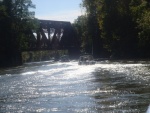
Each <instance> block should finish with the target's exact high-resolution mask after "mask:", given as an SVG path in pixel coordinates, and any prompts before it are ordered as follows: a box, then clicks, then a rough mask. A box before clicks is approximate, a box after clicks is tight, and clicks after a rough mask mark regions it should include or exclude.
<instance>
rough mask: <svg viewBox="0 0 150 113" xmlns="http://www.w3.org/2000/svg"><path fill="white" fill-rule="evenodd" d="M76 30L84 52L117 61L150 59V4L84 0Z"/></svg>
mask: <svg viewBox="0 0 150 113" xmlns="http://www.w3.org/2000/svg"><path fill="white" fill-rule="evenodd" d="M81 8H82V9H83V11H84V10H85V14H84V15H82V16H79V17H78V18H77V19H76V20H75V22H74V24H73V26H74V28H75V30H76V31H77V34H78V35H77V36H78V40H79V44H80V45H81V48H82V50H83V52H86V53H92V50H93V54H94V56H95V57H111V58H116V59H118V58H119V59H130V58H132V59H134V58H150V1H149V0H82V4H81Z"/></svg>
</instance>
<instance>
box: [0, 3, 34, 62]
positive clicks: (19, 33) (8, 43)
mask: <svg viewBox="0 0 150 113" xmlns="http://www.w3.org/2000/svg"><path fill="white" fill-rule="evenodd" d="M29 8H35V6H34V5H33V4H32V2H31V0H3V1H2V2H1V6H0V10H3V13H2V14H3V15H4V16H3V18H0V24H1V26H0V30H1V31H0V32H1V33H2V37H1V41H2V42H1V43H3V45H1V48H3V49H1V51H2V54H3V56H1V62H3V61H5V62H3V63H1V64H2V65H3V64H4V65H16V64H19V63H21V49H22V48H24V47H27V37H26V36H27V35H26V34H27V31H28V30H29V29H34V26H35V24H34V23H35V21H34V20H35V19H34V12H30V11H29ZM6 60H7V61H8V62H7V61H6Z"/></svg>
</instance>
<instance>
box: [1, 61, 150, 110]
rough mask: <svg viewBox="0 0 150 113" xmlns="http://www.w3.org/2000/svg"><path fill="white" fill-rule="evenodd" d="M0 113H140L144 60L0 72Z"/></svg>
mask: <svg viewBox="0 0 150 113" xmlns="http://www.w3.org/2000/svg"><path fill="white" fill-rule="evenodd" d="M0 86H1V87H0V112H2V113H5V112H6V113H9V112H14V113H26V112H28V113H38V112H41V113H48V112H55V113H145V112H146V110H147V107H148V105H149V104H150V64H149V62H146V61H138V62H134V61H116V62H110V61H102V62H98V63H97V64H96V65H90V66H80V65H78V63H77V62H67V63H60V62H57V63H51V62H36V63H27V64H24V65H23V66H20V67H16V68H11V69H5V70H1V71H0Z"/></svg>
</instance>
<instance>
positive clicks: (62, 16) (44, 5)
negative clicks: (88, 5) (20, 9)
mask: <svg viewBox="0 0 150 113" xmlns="http://www.w3.org/2000/svg"><path fill="white" fill-rule="evenodd" d="M32 3H33V4H34V5H35V6H36V9H32V10H33V11H35V17H36V18H38V19H45V20H57V21H70V22H71V23H73V22H74V20H75V19H77V17H78V16H80V15H81V14H82V13H83V11H82V8H81V7H80V4H81V3H82V0H32Z"/></svg>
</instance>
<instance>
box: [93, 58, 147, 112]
mask: <svg viewBox="0 0 150 113" xmlns="http://www.w3.org/2000/svg"><path fill="white" fill-rule="evenodd" d="M104 64H105V63H104ZM107 64H110V65H112V64H113V65H112V67H111V66H110V65H108V66H107V68H106V67H105V66H104V67H103V66H102V68H99V69H97V71H96V72H94V76H95V80H93V82H94V83H96V84H97V87H96V88H99V93H96V94H95V95H94V98H95V99H96V104H98V107H97V109H98V111H101V112H103V111H106V112H112V111H113V112H115V113H116V112H117V113H118V112H119V113H122V112H125V113H126V112H129V113H135V112H136V113H144V112H145V111H146V109H147V107H148V104H149V103H150V83H149V82H150V73H149V71H150V65H149V64H147V63H146V62H144V61H142V62H137V61H136V63H135V62H133V61H129V62H124V61H122V62H121V63H120V62H107V63H106V65H107ZM143 64H144V65H143Z"/></svg>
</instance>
